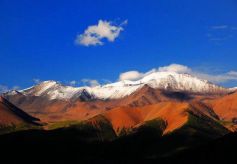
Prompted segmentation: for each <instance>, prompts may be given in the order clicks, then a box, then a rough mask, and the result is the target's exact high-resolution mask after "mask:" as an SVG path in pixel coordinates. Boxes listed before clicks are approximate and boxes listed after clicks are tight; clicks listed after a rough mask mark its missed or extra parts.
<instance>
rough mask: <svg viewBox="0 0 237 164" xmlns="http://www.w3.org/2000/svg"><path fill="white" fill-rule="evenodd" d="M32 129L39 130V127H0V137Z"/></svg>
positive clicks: (25, 125) (20, 125) (21, 125)
mask: <svg viewBox="0 0 237 164" xmlns="http://www.w3.org/2000/svg"><path fill="white" fill-rule="evenodd" d="M32 129H41V127H39V126H34V125H29V124H24V123H22V124H19V125H15V124H11V125H0V135H2V134H7V133H12V132H17V131H23V130H32Z"/></svg>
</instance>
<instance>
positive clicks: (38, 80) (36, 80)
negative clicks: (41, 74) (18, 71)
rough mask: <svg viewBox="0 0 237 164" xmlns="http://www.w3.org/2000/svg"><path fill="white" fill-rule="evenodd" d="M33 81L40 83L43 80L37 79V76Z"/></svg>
mask: <svg viewBox="0 0 237 164" xmlns="http://www.w3.org/2000/svg"><path fill="white" fill-rule="evenodd" d="M33 82H34V83H35V84H39V83H40V82H41V80H40V79H37V78H35V79H33Z"/></svg>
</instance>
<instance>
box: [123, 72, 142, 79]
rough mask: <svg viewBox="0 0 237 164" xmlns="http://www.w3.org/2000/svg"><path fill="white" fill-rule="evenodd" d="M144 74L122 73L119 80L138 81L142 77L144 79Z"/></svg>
mask: <svg viewBox="0 0 237 164" xmlns="http://www.w3.org/2000/svg"><path fill="white" fill-rule="evenodd" d="M143 75H144V74H143V73H140V72H138V71H128V72H124V73H121V74H120V75H119V80H137V79H139V78H141V77H143Z"/></svg>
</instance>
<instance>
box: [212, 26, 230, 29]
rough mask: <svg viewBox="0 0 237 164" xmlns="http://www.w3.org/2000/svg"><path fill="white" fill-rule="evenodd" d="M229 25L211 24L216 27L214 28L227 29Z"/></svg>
mask: <svg viewBox="0 0 237 164" xmlns="http://www.w3.org/2000/svg"><path fill="white" fill-rule="evenodd" d="M228 27H229V26H228V25H217V26H211V28H212V29H214V30H221V29H227V28H228Z"/></svg>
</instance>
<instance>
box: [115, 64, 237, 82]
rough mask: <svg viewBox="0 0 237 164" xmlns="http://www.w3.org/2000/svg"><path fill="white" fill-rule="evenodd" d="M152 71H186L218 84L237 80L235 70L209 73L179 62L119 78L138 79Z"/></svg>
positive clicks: (123, 74) (131, 72)
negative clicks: (214, 73)
mask: <svg viewBox="0 0 237 164" xmlns="http://www.w3.org/2000/svg"><path fill="white" fill-rule="evenodd" d="M153 72H177V73H187V74H190V75H192V76H195V77H198V78H200V79H204V80H208V81H210V82H213V83H216V84H220V83H225V82H228V81H237V72H236V71H229V72H226V73H222V74H217V75H213V74H209V73H205V72H202V71H198V70H193V69H192V68H190V67H188V66H185V65H181V64H170V65H168V66H163V67H159V68H153V69H151V70H150V71H148V72H145V73H143V72H139V71H128V72H124V73H121V74H120V76H119V80H138V79H141V78H143V77H144V76H146V75H149V74H151V73H153Z"/></svg>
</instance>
